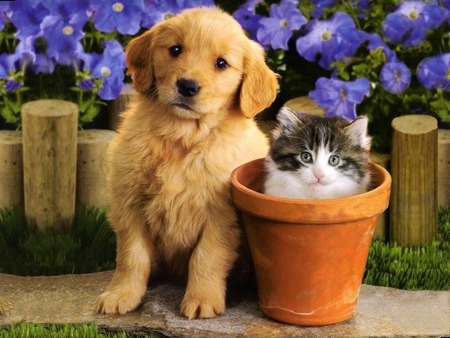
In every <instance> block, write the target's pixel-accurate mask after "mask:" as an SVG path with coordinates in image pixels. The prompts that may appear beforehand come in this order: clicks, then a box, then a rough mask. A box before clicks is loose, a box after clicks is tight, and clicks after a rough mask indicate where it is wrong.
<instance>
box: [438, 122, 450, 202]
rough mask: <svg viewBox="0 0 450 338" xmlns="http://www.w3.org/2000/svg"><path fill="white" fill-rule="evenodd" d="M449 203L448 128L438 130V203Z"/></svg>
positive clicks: (449, 133)
mask: <svg viewBox="0 0 450 338" xmlns="http://www.w3.org/2000/svg"><path fill="white" fill-rule="evenodd" d="M449 204H450V129H439V131H438V205H439V207H445V206H447V205H449Z"/></svg>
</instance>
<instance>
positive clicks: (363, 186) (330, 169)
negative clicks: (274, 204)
mask: <svg viewBox="0 0 450 338" xmlns="http://www.w3.org/2000/svg"><path fill="white" fill-rule="evenodd" d="M278 121H279V127H278V128H277V129H276V130H275V132H274V141H273V143H272V145H271V147H270V151H269V154H268V155H267V157H266V160H265V166H266V174H267V176H266V180H265V182H264V188H263V191H264V193H266V194H268V195H274V196H279V197H287V198H296V199H327V198H340V197H347V196H351V195H356V194H360V193H363V192H366V191H367V190H368V189H369V185H370V181H371V177H370V171H369V169H368V164H369V150H370V141H371V139H370V137H369V136H368V135H367V124H368V119H367V117H363V116H362V117H358V118H357V119H356V120H355V121H353V122H349V121H348V120H346V119H344V118H341V117H330V118H325V117H318V116H312V115H306V114H299V113H297V112H295V111H293V110H291V109H289V108H286V107H283V108H282V109H281V110H280V112H279V113H278Z"/></svg>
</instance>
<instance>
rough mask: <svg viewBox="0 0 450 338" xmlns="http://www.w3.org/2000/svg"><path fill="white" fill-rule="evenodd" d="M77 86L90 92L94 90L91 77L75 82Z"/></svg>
mask: <svg viewBox="0 0 450 338" xmlns="http://www.w3.org/2000/svg"><path fill="white" fill-rule="evenodd" d="M77 87H79V88H81V89H84V90H87V91H90V92H92V91H93V90H94V87H95V83H94V81H92V79H85V80H83V81H81V82H80V83H77Z"/></svg>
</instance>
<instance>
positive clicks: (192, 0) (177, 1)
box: [142, 0, 214, 28]
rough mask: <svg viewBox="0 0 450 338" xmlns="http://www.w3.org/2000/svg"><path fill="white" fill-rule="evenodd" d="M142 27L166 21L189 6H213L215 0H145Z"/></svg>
mask: <svg viewBox="0 0 450 338" xmlns="http://www.w3.org/2000/svg"><path fill="white" fill-rule="evenodd" d="M144 5H145V11H144V15H143V19H142V27H145V28H150V27H152V26H153V25H154V24H155V23H157V22H160V21H164V20H166V19H168V18H171V17H172V16H174V15H176V14H178V13H180V12H181V11H183V10H185V9H187V8H194V7H201V6H204V7H212V6H214V1H213V0H152V1H146V2H145V4H144Z"/></svg>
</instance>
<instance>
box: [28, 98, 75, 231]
mask: <svg viewBox="0 0 450 338" xmlns="http://www.w3.org/2000/svg"><path fill="white" fill-rule="evenodd" d="M22 126H23V130H22V133H23V165H24V188H25V189H24V190H25V216H26V218H27V221H28V223H29V225H30V227H32V228H35V229H38V230H45V229H50V228H59V227H63V228H68V227H70V225H71V223H72V219H73V217H74V215H75V178H76V160H77V152H76V148H77V130H78V106H77V105H76V104H74V103H72V102H67V101H62V100H37V101H31V102H28V103H26V104H24V105H23V106H22Z"/></svg>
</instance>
